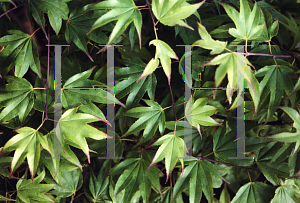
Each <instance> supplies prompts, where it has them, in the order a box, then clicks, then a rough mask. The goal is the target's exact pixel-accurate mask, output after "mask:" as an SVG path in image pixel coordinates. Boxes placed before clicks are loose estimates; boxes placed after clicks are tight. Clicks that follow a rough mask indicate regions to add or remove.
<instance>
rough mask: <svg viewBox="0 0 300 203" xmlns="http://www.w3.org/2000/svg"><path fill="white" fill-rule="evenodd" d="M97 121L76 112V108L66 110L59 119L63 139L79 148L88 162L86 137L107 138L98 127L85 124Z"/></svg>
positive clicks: (88, 115)
mask: <svg viewBox="0 0 300 203" xmlns="http://www.w3.org/2000/svg"><path fill="white" fill-rule="evenodd" d="M95 121H99V118H97V117H95V116H93V115H90V114H84V113H76V109H75V108H73V109H69V110H67V111H66V112H65V113H64V114H63V115H62V117H61V119H60V120H59V122H58V123H59V125H61V129H62V136H63V140H65V139H66V141H68V142H69V144H70V145H73V146H74V147H77V148H79V149H81V150H82V151H83V152H84V153H85V155H86V156H87V158H88V162H89V163H90V155H89V147H88V145H87V142H86V139H85V138H87V137H89V138H92V139H95V140H101V139H105V138H107V135H106V134H105V133H104V132H102V131H99V130H98V129H96V128H94V127H92V126H89V125H87V123H91V122H95Z"/></svg>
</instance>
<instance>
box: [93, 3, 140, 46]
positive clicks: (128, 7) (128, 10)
mask: <svg viewBox="0 0 300 203" xmlns="http://www.w3.org/2000/svg"><path fill="white" fill-rule="evenodd" d="M92 9H93V10H95V9H112V10H110V11H109V12H107V13H106V14H104V15H102V16H101V17H100V18H99V19H98V20H96V22H95V23H94V25H93V26H92V29H91V30H90V31H89V32H91V31H93V30H95V29H97V28H99V27H101V26H103V25H106V24H107V23H109V22H111V21H115V20H118V22H117V23H116V25H115V27H114V29H113V31H112V32H111V34H110V36H109V40H108V42H107V44H110V43H111V42H113V41H114V40H115V38H117V37H119V36H120V35H121V34H122V33H123V32H124V31H125V30H126V28H127V27H128V25H129V24H130V23H131V22H132V21H133V23H134V26H135V28H136V30H137V33H138V36H139V43H140V48H141V40H142V38H141V31H142V14H141V12H140V11H139V9H138V7H136V5H135V3H134V2H133V0H109V1H103V2H99V3H98V4H96V5H95V6H93V7H92Z"/></svg>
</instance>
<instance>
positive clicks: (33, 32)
mask: <svg viewBox="0 0 300 203" xmlns="http://www.w3.org/2000/svg"><path fill="white" fill-rule="evenodd" d="M39 29H41V27H39V28H38V29H36V30H35V31H34V32H33V33H32V34H31V35H30V37H32V36H33V35H34V34H35V33H36V32H37V31H38V30H39Z"/></svg>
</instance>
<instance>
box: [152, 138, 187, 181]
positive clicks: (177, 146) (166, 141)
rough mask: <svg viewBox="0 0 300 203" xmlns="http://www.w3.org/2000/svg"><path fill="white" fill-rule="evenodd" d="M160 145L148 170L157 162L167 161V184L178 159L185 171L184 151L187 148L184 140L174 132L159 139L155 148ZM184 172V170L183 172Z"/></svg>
mask: <svg viewBox="0 0 300 203" xmlns="http://www.w3.org/2000/svg"><path fill="white" fill-rule="evenodd" d="M156 145H160V147H159V148H158V150H157V151H156V154H155V156H154V158H153V160H152V162H151V164H150V166H149V168H148V170H149V169H150V168H151V167H152V166H153V165H155V164H156V163H157V162H159V161H161V160H162V159H165V167H166V171H167V178H166V182H167V181H168V179H169V177H170V173H171V171H172V170H173V168H174V167H175V165H176V163H177V161H178V159H179V161H180V162H181V166H182V169H183V157H184V154H185V153H184V150H185V151H187V150H186V146H185V143H184V140H183V139H182V138H180V137H178V136H176V135H175V133H174V132H171V133H168V134H166V135H164V136H162V137H161V138H159V139H158V140H157V141H156V142H155V143H154V144H153V146H156ZM182 171H183V170H182Z"/></svg>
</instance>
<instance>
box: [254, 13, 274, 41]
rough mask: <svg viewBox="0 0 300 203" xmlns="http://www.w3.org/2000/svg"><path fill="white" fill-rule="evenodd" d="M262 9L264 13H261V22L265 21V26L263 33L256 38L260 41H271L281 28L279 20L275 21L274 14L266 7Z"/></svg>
mask: <svg viewBox="0 0 300 203" xmlns="http://www.w3.org/2000/svg"><path fill="white" fill-rule="evenodd" d="M261 9H262V15H260V24H263V23H265V25H266V26H265V27H264V29H263V31H262V33H261V35H260V36H259V37H258V38H257V39H256V40H255V41H260V42H270V41H271V39H272V38H273V37H275V36H276V35H277V33H278V30H279V23H278V20H276V21H274V22H273V18H272V15H271V14H270V13H269V11H268V10H267V9H265V8H261Z"/></svg>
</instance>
